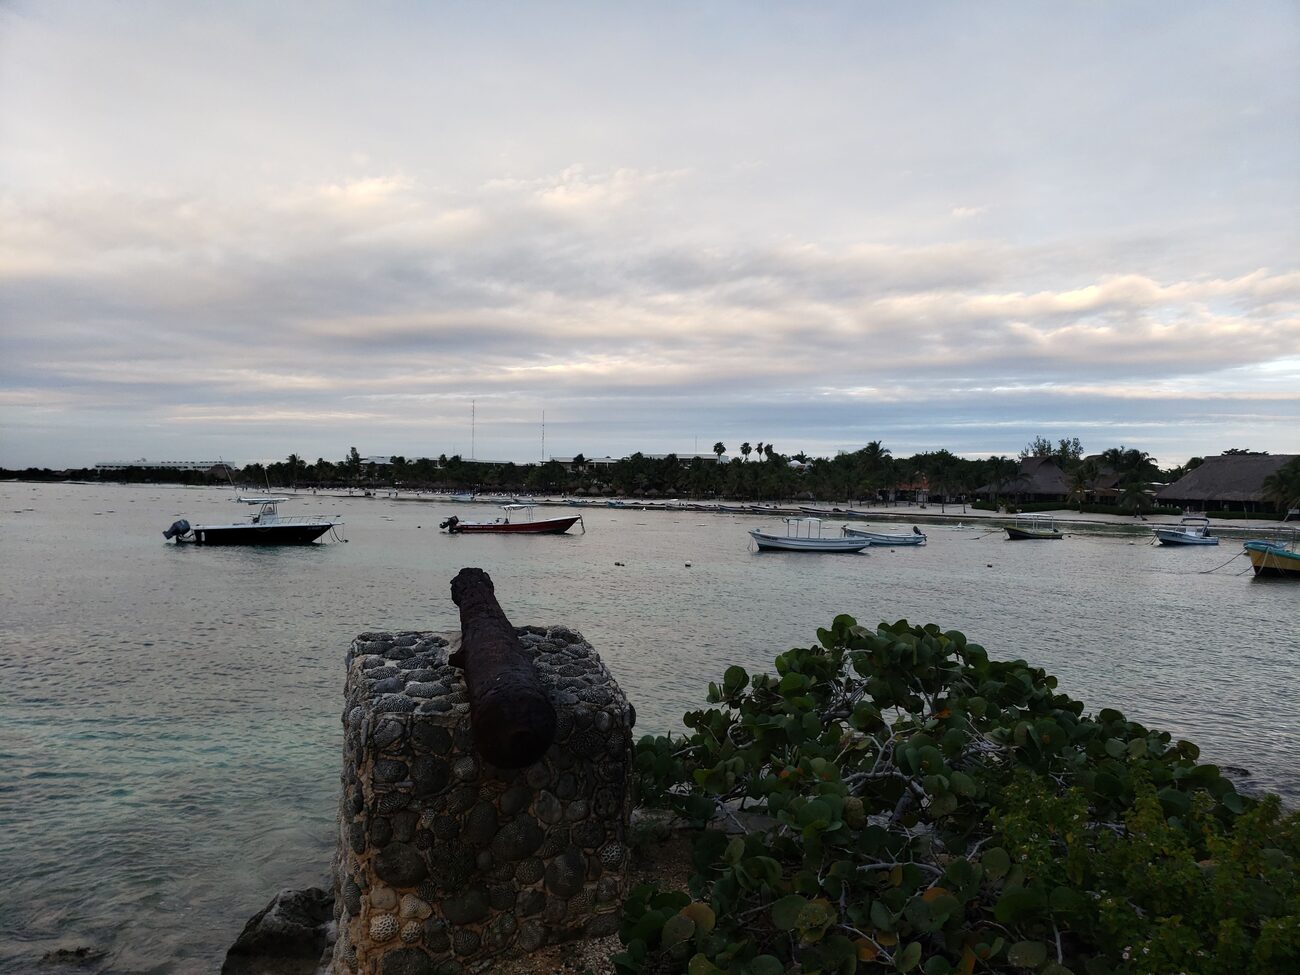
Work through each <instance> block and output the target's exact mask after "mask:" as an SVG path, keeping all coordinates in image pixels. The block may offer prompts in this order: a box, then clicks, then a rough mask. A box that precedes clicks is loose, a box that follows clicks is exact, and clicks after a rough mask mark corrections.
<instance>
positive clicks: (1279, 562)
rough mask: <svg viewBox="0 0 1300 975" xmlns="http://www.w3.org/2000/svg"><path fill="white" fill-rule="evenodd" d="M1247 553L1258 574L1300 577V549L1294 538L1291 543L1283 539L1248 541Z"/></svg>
mask: <svg viewBox="0 0 1300 975" xmlns="http://www.w3.org/2000/svg"><path fill="white" fill-rule="evenodd" d="M1246 555H1248V556H1249V557H1250V564H1251V566H1252V567H1253V568H1254V570H1255V575H1257V576H1286V577H1288V578H1291V579H1300V551H1296V543H1295V540H1294V539H1293V540H1292V541H1291V543H1290V544H1286V543H1284V542H1281V541H1274V542H1262V541H1251V542H1247V543H1246Z"/></svg>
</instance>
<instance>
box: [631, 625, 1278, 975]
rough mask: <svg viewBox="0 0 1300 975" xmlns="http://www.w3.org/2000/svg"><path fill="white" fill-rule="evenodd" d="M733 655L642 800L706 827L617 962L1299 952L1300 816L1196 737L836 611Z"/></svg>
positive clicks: (1129, 960) (762, 974) (972, 647)
mask: <svg viewBox="0 0 1300 975" xmlns="http://www.w3.org/2000/svg"><path fill="white" fill-rule="evenodd" d="M818 642H819V645H818V646H814V647H807V648H796V649H792V650H789V651H787V652H785V653H782V654H781V655H780V656H778V657H777V658H776V661H775V673H774V674H756V675H750V674H748V673H747V672H746V671H745V670H743V669H742V668H740V667H730V668H728V669H727V671H726V672H725V673H724V675H723V677H722V680H721V682H720V683H714V684H710V685H709V691H708V704H709V707H707V708H705V709H702V710H697V711H692V712H689V713H688V714H686V715H685V717H684V723H685V725H686V728H687V733H686V734H685V735H684V736H678V737H672V736H659V737H646V738H643V739H642V740H641V741H640V742H639V743H638V746H637V753H636V760H635V761H636V766H635V767H636V777H637V786H638V789H639V793H640V800H641V802H643V803H647V804H654V805H659V806H663V807H666V808H668V809H670V810H672V811H673V812H674V813H675V814H676V815H677V816H678V817H680V819H681V820H682V821H684V822H685V823H686V824H688V826H689V828H690V830H691V837H692V848H693V863H694V874H693V875H692V877H691V878H690V881H689V884H688V888H689V890H688V891H658V890H655V889H653V888H651V887H640V888H638V889H637V890H636V891H634V892H633V894H632V896H631V897H630V898H629V900H628V902H627V904H626V907H625V912H624V920H623V926H622V931H621V936H622V939H623V942H624V944H625V946H626V949H625V951H623V952H622V953H621V954H620V955H619V956H618V957H617V959H616V962H617V965H618V969H619V971H620V972H622V973H628V975H630V973H635V972H685V973H688V975H700V973H727V975H768V973H771V975H775V973H777V972H802V973H808V975H813V973H840V975H851V973H856V972H909V971H916V972H920V973H925V975H947V973H961V975H972V973H974V972H1024V971H1035V972H1040V973H1043V975H1069V973H1074V975H1084V973H1088V975H1111V973H1114V975H1120V973H1124V975H1129V973H1134V975H1137V973H1143V975H1145V973H1152V975H1154V973H1157V972H1179V971H1181V972H1187V973H1191V972H1197V973H1200V972H1206V973H1218V972H1222V973H1225V975H1226V973H1229V972H1233V973H1237V972H1247V973H1248V972H1260V973H1263V972H1275V971H1280V970H1284V969H1286V968H1287V967H1288V964H1289V963H1293V962H1295V961H1296V960H1297V959H1298V958H1300V881H1298V880H1297V872H1296V870H1295V866H1296V864H1297V863H1298V862H1300V820H1298V819H1297V817H1296V816H1295V815H1283V813H1282V812H1281V810H1280V809H1279V807H1278V804H1277V801H1276V800H1275V799H1269V800H1266V801H1262V802H1257V801H1255V800H1251V799H1248V798H1246V797H1243V796H1242V795H1240V794H1238V793H1237V791H1236V790H1235V788H1234V787H1233V785H1232V783H1231V782H1229V781H1228V780H1227V779H1226V778H1224V777H1223V776H1222V775H1221V774H1220V773H1219V771H1218V769H1217V768H1215V767H1214V766H1213V765H1208V764H1201V763H1199V762H1198V761H1197V758H1198V751H1197V749H1196V747H1195V746H1194V745H1192V744H1191V743H1189V742H1185V741H1173V740H1171V738H1170V736H1169V735H1168V734H1166V733H1163V732H1159V731H1153V730H1150V729H1147V728H1145V727H1143V726H1142V725H1140V724H1137V723H1136V722H1132V721H1129V720H1127V719H1126V718H1125V717H1124V716H1123V715H1122V714H1120V713H1119V712H1118V711H1114V710H1110V709H1105V710H1102V711H1100V712H1099V713H1098V714H1096V715H1087V714H1084V709H1083V705H1082V704H1081V703H1079V702H1077V701H1074V700H1072V699H1070V698H1069V697H1067V696H1065V695H1063V694H1060V693H1058V692H1057V690H1056V680H1055V678H1053V677H1051V676H1049V675H1047V674H1046V673H1045V672H1044V671H1042V670H1041V669H1038V668H1035V667H1031V666H1030V665H1028V664H1027V663H1025V662H1024V661H1020V660H1016V661H994V660H991V659H989V656H988V654H987V653H986V652H985V651H984V649H983V648H982V647H980V646H978V645H977V644H973V643H969V642H968V641H967V640H966V638H965V637H964V636H963V635H962V634H961V633H958V632H956V631H947V632H944V631H941V630H940V629H939V628H938V627H937V626H934V625H928V626H912V625H909V624H908V623H907V622H905V621H900V622H898V623H896V624H892V625H888V624H882V625H881V626H879V627H877V628H876V629H875V630H871V629H868V628H866V627H862V626H859V625H858V624H857V623H856V622H855V621H854V620H853V619H852V618H850V617H848V616H839V617H837V618H836V619H835V621H834V623H833V624H832V625H831V627H830V628H828V629H823V630H819V631H818Z"/></svg>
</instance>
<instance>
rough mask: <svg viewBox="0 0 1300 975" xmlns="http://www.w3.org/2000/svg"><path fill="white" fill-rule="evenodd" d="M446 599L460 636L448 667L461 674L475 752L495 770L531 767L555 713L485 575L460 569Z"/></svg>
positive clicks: (551, 731) (551, 733) (547, 741)
mask: <svg viewBox="0 0 1300 975" xmlns="http://www.w3.org/2000/svg"><path fill="white" fill-rule="evenodd" d="M451 599H452V602H454V603H455V604H456V605H457V606H458V607H459V608H460V631H461V645H460V649H459V650H458V651H457V652H456V653H455V654H454V655H453V656H452V658H451V663H453V664H455V665H456V666H458V667H460V668H461V669H462V670H463V671H464V672H465V687H466V690H467V692H468V694H469V703H470V726H471V728H472V730H473V733H474V747H475V749H476V750H477V751H478V753H479V754H480V755H482V756H483V758H485V759H486V760H487V761H489V762H491V763H492V764H493V765H496V766H497V767H498V768H507V769H513V768H523V767H524V766H526V765H531V764H532V763H533V762H535V761H537V760H538V759H539V758H541V757H542V756H543V755H544V754H546V750H547V749H548V748H550V747H551V742H552V741H554V740H555V708H554V707H552V706H551V701H550V698H548V697H547V696H546V691H545V690H544V689H543V688H542V685H541V682H540V681H539V680H538V678H537V671H536V669H535V668H534V667H533V663H532V661H531V660H529V659H528V657H527V656H525V654H524V651H523V647H522V646H521V645H520V642H519V637H518V636H516V635H515V628H514V627H513V626H511V625H510V621H509V620H508V619H506V614H505V612H504V611H503V610H502V609H501V604H500V603H498V602H497V597H496V591H495V589H494V588H493V586H492V579H491V578H490V577H489V576H488V574H487V573H486V572H484V571H483V570H482V569H461V570H460V572H459V573H457V575H456V578H455V579H453V580H452V581H451Z"/></svg>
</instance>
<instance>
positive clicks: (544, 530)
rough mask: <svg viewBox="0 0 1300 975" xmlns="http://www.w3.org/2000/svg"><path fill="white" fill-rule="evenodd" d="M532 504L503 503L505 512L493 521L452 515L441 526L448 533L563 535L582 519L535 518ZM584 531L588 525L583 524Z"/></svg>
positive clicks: (579, 516)
mask: <svg viewBox="0 0 1300 975" xmlns="http://www.w3.org/2000/svg"><path fill="white" fill-rule="evenodd" d="M534 507H536V506H535V505H531V504H503V505H502V506H501V510H502V511H504V512H505V514H504V515H503V516H502V517H500V518H495V519H493V520H492V521H461V520H460V519H459V518H457V517H456V516H455V515H452V516H451V517H450V518H448V519H447V520H446V521H444V522H443V523H442V524H440V525H439V526H438V527H439V528H444V529H446V531H447V534H448V535H469V534H475V533H478V532H494V533H499V534H505V533H511V534H522V535H563V534H564V533H565V532H567V531H568V530H569V529H570V528H572V527H573V525H574V523H575V522H581V521H582V515H569V516H566V517H564V518H542V519H537V520H535V519H534V518H533V508H534ZM582 530H583V532H586V530H587V526H586V525H585V524H583V526H582Z"/></svg>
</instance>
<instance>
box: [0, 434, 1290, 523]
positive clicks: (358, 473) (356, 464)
mask: <svg viewBox="0 0 1300 975" xmlns="http://www.w3.org/2000/svg"><path fill="white" fill-rule="evenodd" d="M727 450H728V448H727V445H726V444H724V443H723V442H722V441H718V442H717V443H715V444H714V445H713V453H714V454H715V455H716V456H717V458H718V460H717V462H707V461H706V460H705V459H703V458H700V457H694V458H691V459H689V460H682V459H679V458H678V457H677V456H676V455H675V454H669V455H667V456H666V457H648V456H646V455H645V454H642V453H640V452H638V453H634V454H632V455H631V456H630V457H625V458H622V459H620V460H617V461H614V462H613V463H599V464H597V463H592V462H590V461H589V460H588V459H587V458H585V457H584V456H583V455H582V454H578V455H577V456H575V457H574V458H573V461H572V463H571V464H569V465H566V464H561V463H559V462H557V461H549V462H547V463H544V464H540V465H537V464H523V465H520V464H512V463H506V464H485V463H480V462H475V461H467V460H465V459H464V458H462V457H460V456H459V455H453V456H451V457H448V456H447V455H445V454H443V455H441V456H439V457H437V458H429V457H420V458H415V459H408V458H406V457H402V456H396V457H392V458H391V462H390V463H388V464H376V463H368V462H366V461H365V460H364V459H363V458H362V457H361V455H360V452H359V451H358V450H357V448H356V447H352V448H350V450H349V451H348V454H347V455H346V456H345V457H343V458H341V459H339V460H337V461H330V460H326V459H325V458H323V457H318V458H317V459H316V460H315V462H310V461H307V460H305V459H303V458H302V457H301V456H299V455H298V454H296V453H295V454H290V455H289V456H288V457H286V458H285V459H284V460H283V461H277V462H275V463H271V464H265V465H264V464H260V463H253V464H247V465H245V466H243V467H242V468H231V469H230V470H229V472H228V473H227V472H224V471H221V470H214V471H211V472H209V471H174V470H167V471H160V470H157V469H151V468H147V467H139V468H128V469H126V470H118V471H112V472H103V473H101V472H97V471H94V470H90V469H88V470H76V471H66V472H61V473H60V474H59V475H55V473H54V472H51V471H44V472H42V471H37V470H34V469H29V470H27V471H22V472H19V471H11V472H4V474H6V475H8V476H22V477H24V478H27V479H41V478H42V476H47V477H55V476H59V477H62V478H67V477H72V478H77V479H102V480H113V481H125V482H153V483H157V482H167V483H182V484H212V483H222V482H224V481H226V480H227V478H228V479H229V480H230V482H231V483H232V484H235V485H237V486H239V487H241V488H253V489H256V488H266V489H271V488H275V489H283V488H296V489H352V490H363V491H364V490H404V491H469V490H473V491H480V492H512V493H527V494H549V495H559V494H569V495H596V496H601V495H605V496H621V497H659V498H676V497H680V498H692V499H697V500H698V499H709V498H734V499H738V500H747V501H783V500H790V499H811V498H816V499H820V500H824V501H845V502H855V501H856V502H888V501H892V500H899V499H904V498H906V499H911V498H913V497H916V496H917V493H918V492H919V491H922V490H923V491H924V492H925V495H926V496H927V497H928V499H929V500H930V501H931V502H932V503H935V504H946V503H949V502H954V503H956V502H960V501H962V500H967V499H971V498H973V497H974V496H975V495H976V494H977V493H979V494H982V495H986V496H988V497H990V498H991V500H993V501H994V502H996V501H998V500H999V499H1004V498H1005V499H1010V498H1014V497H1016V495H1017V487H1016V481H1017V478H1018V475H1019V473H1020V470H1021V466H1022V462H1023V461H1025V460H1028V459H1030V458H1048V459H1050V460H1052V461H1053V462H1054V463H1055V464H1057V466H1059V467H1060V469H1061V470H1062V471H1063V472H1064V474H1065V477H1066V482H1067V484H1068V487H1069V491H1068V500H1070V501H1072V502H1075V503H1082V502H1083V501H1085V500H1087V499H1088V498H1090V497H1095V496H1096V495H1097V492H1098V491H1099V490H1101V489H1102V488H1103V486H1104V487H1105V488H1106V489H1107V490H1108V492H1109V494H1110V495H1111V496H1114V497H1116V498H1117V501H1118V503H1119V504H1120V505H1121V506H1125V507H1131V508H1133V509H1135V510H1142V509H1143V508H1144V507H1146V506H1148V504H1149V497H1150V495H1149V493H1148V492H1149V489H1150V486H1151V485H1152V484H1156V483H1169V482H1172V481H1175V480H1177V479H1178V478H1179V477H1182V476H1183V475H1184V474H1185V473H1187V472H1188V471H1190V470H1192V469H1194V468H1195V467H1197V466H1199V465H1200V464H1201V463H1202V462H1203V458H1200V457H1194V458H1192V459H1191V460H1190V461H1188V462H1187V464H1185V465H1181V466H1177V467H1171V468H1161V467H1160V466H1159V465H1158V463H1157V461H1156V459H1155V458H1153V457H1151V456H1150V455H1149V454H1148V453H1147V452H1146V451H1142V450H1138V449H1136V448H1131V447H1125V446H1123V445H1121V446H1117V447H1110V448H1107V449H1106V450H1103V451H1101V452H1100V453H1097V454H1093V455H1090V456H1085V455H1084V450H1083V445H1082V443H1081V442H1080V441H1079V439H1078V438H1077V437H1075V438H1063V439H1060V440H1057V441H1051V440H1048V439H1046V438H1043V437H1035V438H1034V439H1033V440H1032V441H1030V442H1029V443H1028V444H1026V446H1025V447H1024V449H1023V450H1021V451H1020V453H1019V455H1018V456H1016V457H1008V456H994V457H986V458H966V457H959V456H957V455H956V454H953V453H952V452H951V451H948V450H931V451H922V452H920V453H915V454H911V455H908V456H895V455H894V454H893V452H892V451H891V450H890V448H888V447H886V446H885V445H884V444H883V443H882V442H881V441H879V440H873V441H871V442H870V443H868V444H867V445H866V446H864V447H862V448H861V449H859V450H855V451H847V452H842V453H839V454H836V455H835V456H834V457H809V456H808V455H807V454H805V453H804V452H802V451H801V452H799V453H796V454H792V455H787V454H783V453H781V452H780V451H779V450H777V449H776V447H775V446H774V445H773V444H771V443H763V442H761V441H760V442H759V443H758V444H757V446H754V445H751V444H750V443H748V442H745V443H742V444H741V445H740V447H739V450H738V453H739V456H735V457H732V458H731V460H730V461H728V462H725V463H724V462H723V460H722V459H723V457H724V456H725V455H726V453H727ZM1224 453H1225V454H1228V455H1234V454H1252V453H1260V452H1258V451H1251V450H1247V449H1244V448H1233V449H1231V450H1227V451H1224ZM1265 492H1266V494H1267V495H1268V497H1269V499H1270V500H1271V501H1273V502H1274V503H1275V504H1277V505H1278V507H1279V508H1280V509H1282V510H1285V509H1286V508H1288V507H1295V506H1297V505H1300V463H1297V462H1295V461H1292V462H1291V463H1290V464H1288V465H1286V466H1285V467H1283V468H1282V469H1281V470H1280V471H1278V472H1277V474H1275V475H1272V476H1271V477H1270V478H1269V479H1268V480H1267V481H1266V482H1265Z"/></svg>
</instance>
